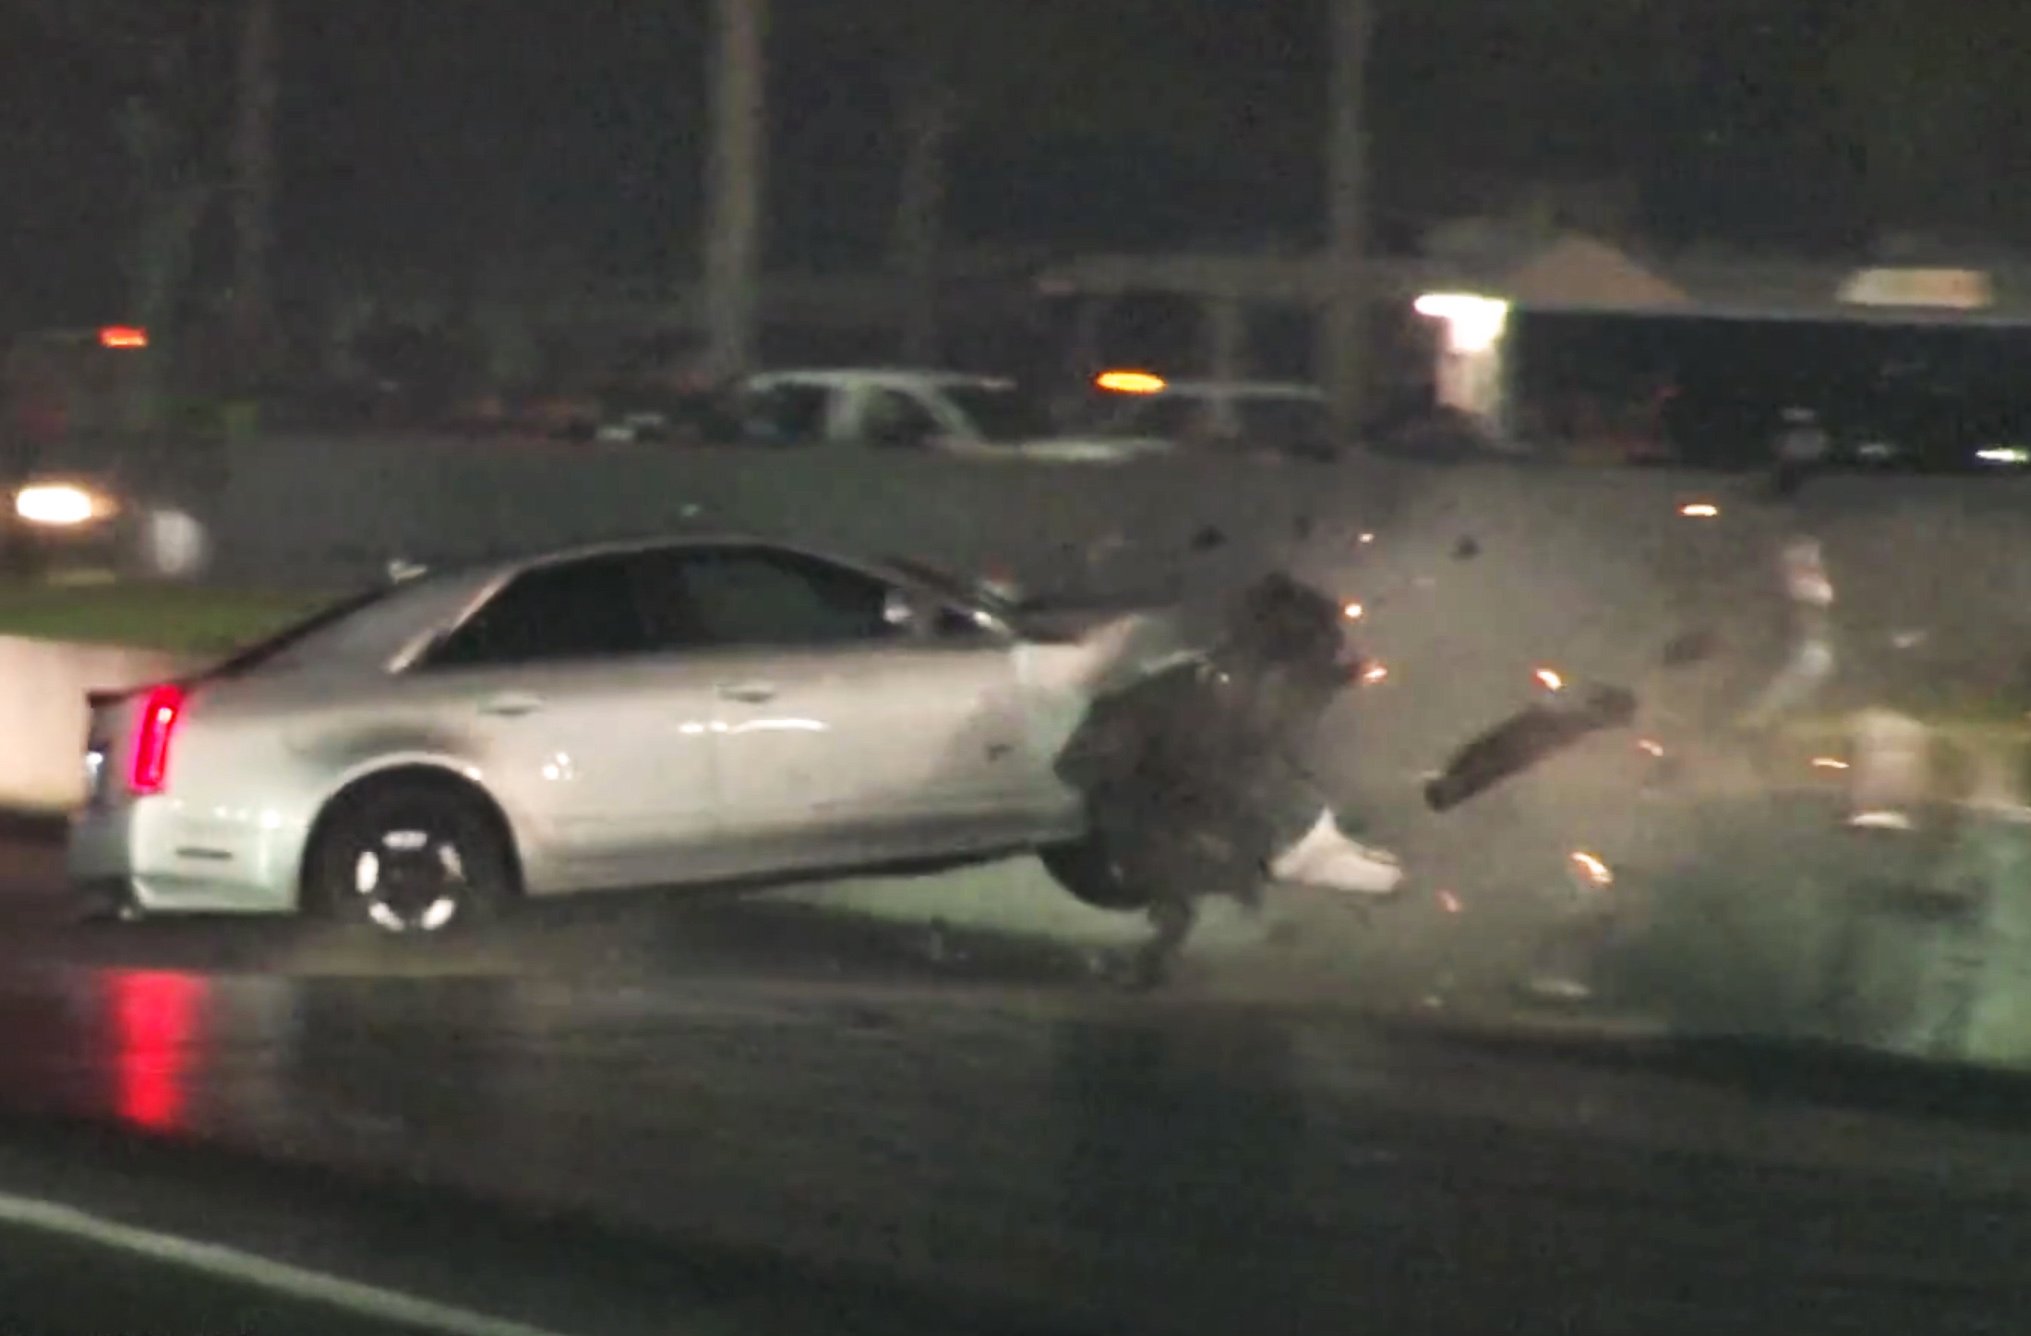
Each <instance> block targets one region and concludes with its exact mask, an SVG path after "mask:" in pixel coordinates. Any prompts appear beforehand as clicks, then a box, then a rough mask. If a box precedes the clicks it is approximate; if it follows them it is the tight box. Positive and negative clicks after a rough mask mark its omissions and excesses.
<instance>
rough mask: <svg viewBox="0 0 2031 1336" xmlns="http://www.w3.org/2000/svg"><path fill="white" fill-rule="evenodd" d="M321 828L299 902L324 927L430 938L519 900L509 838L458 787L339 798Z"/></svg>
mask: <svg viewBox="0 0 2031 1336" xmlns="http://www.w3.org/2000/svg"><path fill="white" fill-rule="evenodd" d="M320 824H321V829H320V831H319V833H318V834H317V836H316V839H315V843H314V844H313V846H312V849H311V852H310V856H309V857H308V858H307V859H306V860H305V864H304V867H305V872H304V884H303V897H302V898H303V905H304V908H305V909H306V910H308V911H309V912H310V913H312V914H313V915H316V916H317V917H320V918H323V919H326V920H328V921H331V922H336V923H341V924H350V925H356V926H362V927H371V928H373V929H375V930H376V931H379V932H383V933H387V934H388V935H390V936H397V937H429V936H437V935H441V934H445V933H451V932H462V931H466V930H469V929H472V928H474V927H477V926H479V925H481V924H483V923H486V922H488V921H489V920H491V919H494V918H497V917H498V916H499V915H500V914H501V913H502V912H503V910H505V909H506V907H507V906H508V905H509V904H510V903H511V902H512V901H513V899H514V898H515V891H516V874H515V860H514V852H513V849H512V847H511V845H510V843H509V840H508V836H507V832H506V831H505V830H503V829H502V827H501V823H500V821H499V820H498V819H497V818H496V816H495V814H494V813H493V811H492V810H491V809H490V808H489V807H488V806H487V804H486V803H485V801H484V800H483V799H481V798H480V797H479V796H478V795H477V794H473V793H469V792H466V791H464V790H462V789H461V788H460V787H459V786H458V785H457V784H455V783H452V782H448V781H443V780H431V779H421V778H401V779H389V780H382V781H369V782H368V784H367V785H366V786H365V787H363V788H360V789H358V790H355V791H354V792H351V793H348V794H342V795H341V796H340V797H339V799H338V800H337V804H336V806H335V807H334V808H333V809H332V810H331V812H330V814H329V816H327V817H326V819H325V820H324V821H323V822H322V823H320Z"/></svg>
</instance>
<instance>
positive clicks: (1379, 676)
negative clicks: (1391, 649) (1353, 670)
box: [1361, 663, 1389, 686]
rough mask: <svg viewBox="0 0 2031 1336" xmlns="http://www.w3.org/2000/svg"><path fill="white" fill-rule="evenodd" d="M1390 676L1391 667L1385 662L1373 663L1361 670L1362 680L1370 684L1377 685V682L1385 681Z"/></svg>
mask: <svg viewBox="0 0 2031 1336" xmlns="http://www.w3.org/2000/svg"><path fill="white" fill-rule="evenodd" d="M1388 677H1389V668H1388V666H1387V665H1385V664H1380V663H1371V664H1369V665H1368V666H1367V667H1366V668H1364V669H1362V670H1361V680H1362V681H1363V682H1366V683H1368V684H1369V685H1370V686H1373V685H1375V684H1376V683H1377V682H1381V681H1385V680H1386V679H1387V678H1388Z"/></svg>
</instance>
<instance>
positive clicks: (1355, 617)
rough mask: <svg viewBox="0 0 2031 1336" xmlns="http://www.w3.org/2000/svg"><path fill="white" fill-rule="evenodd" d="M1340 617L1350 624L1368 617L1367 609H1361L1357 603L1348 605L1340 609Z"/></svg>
mask: <svg viewBox="0 0 2031 1336" xmlns="http://www.w3.org/2000/svg"><path fill="white" fill-rule="evenodd" d="M1340 615H1341V616H1343V617H1345V618H1346V619H1347V620H1348V621H1350V622H1358V621H1360V620H1361V619H1362V618H1363V617H1366V616H1367V615H1368V609H1366V608H1364V607H1362V606H1361V605H1360V604H1359V603H1348V604H1345V605H1343V606H1342V607H1341V609H1340Z"/></svg>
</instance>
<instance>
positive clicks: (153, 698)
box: [127, 686, 183, 795]
mask: <svg viewBox="0 0 2031 1336" xmlns="http://www.w3.org/2000/svg"><path fill="white" fill-rule="evenodd" d="M182 717H183V688H182V687H174V686H163V687H155V688H153V689H152V690H150V691H149V693H148V695H147V696H146V697H144V698H143V699H142V702H141V720H140V723H139V724H138V725H137V726H136V728H135V732H134V763H133V764H132V765H131V766H129V767H128V770H127V787H128V788H129V789H131V790H133V791H134V793H136V794H137V795H140V794H149V793H160V792H162V786H163V784H164V782H165V781H166V780H167V779H168V778H169V743H170V738H171V736H172V735H173V734H174V733H175V732H176V723H177V720H179V719H181V718H182Z"/></svg>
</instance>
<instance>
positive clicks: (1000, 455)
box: [734, 368, 1172, 464]
mask: <svg viewBox="0 0 2031 1336" xmlns="http://www.w3.org/2000/svg"><path fill="white" fill-rule="evenodd" d="M734 411H735V414H736V416H737V417H738V418H739V420H740V424H741V433H742V436H743V438H744V439H746V440H748V441H751V442H756V443H762V444H770V445H784V446H795V445H816V444H821V443H827V444H831V443H841V444H860V445H870V446H878V447H883V448H888V449H899V450H925V451H935V452H937V453H940V454H948V455H959V456H963V457H966V458H972V459H1023V460H1034V461H1039V462H1049V463H1098V464H1108V463H1125V462H1127V461H1129V460H1132V459H1138V458H1144V457H1147V456H1150V455H1160V454H1164V453H1167V452H1168V451H1169V450H1170V449H1171V448H1172V447H1171V444H1170V443H1169V442H1168V441H1165V440H1162V439H1160V438H1156V437H1133V436H1129V435H1125V434H1120V433H1114V434H1088V435H1068V434H1066V433H1064V432H1061V431H1060V430H1058V428H1057V427H1056V426H1055V424H1054V423H1053V422H1052V421H1051V417H1050V414H1049V413H1048V412H1047V411H1046V410H1045V409H1044V407H1043V405H1042V404H1041V403H1040V402H1039V401H1038V400H1037V399H1036V398H1034V397H1033V396H1031V395H1030V394H1029V393H1028V392H1027V391H1026V390H1025V389H1024V388H1023V387H1022V386H1021V385H1019V384H1018V383H1017V382H1015V381H1013V380H1007V379H1003V378H1000V377H995V376H980V375H972V374H968V373H965V372H957V371H926V370H879V369H870V368H847V369H837V370H797V371H770V372H764V373H761V374H759V375H755V376H752V377H750V378H749V379H748V380H746V381H745V382H743V384H742V385H741V387H740V389H739V391H738V394H737V406H736V408H735V410H734Z"/></svg>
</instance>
